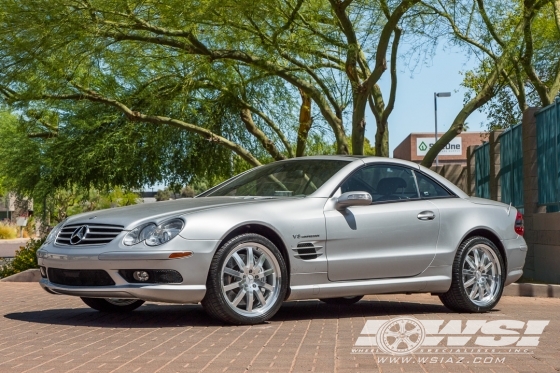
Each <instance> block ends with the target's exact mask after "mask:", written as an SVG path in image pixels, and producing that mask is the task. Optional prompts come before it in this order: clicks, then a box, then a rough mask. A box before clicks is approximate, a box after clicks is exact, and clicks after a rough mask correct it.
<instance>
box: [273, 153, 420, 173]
mask: <svg viewBox="0 0 560 373" xmlns="http://www.w3.org/2000/svg"><path fill="white" fill-rule="evenodd" d="M309 159H316V160H341V161H348V162H353V161H358V160H359V161H361V162H363V163H375V162H380V163H383V162H389V163H397V164H402V165H406V166H409V167H412V168H418V169H420V166H419V165H418V163H414V162H411V161H405V160H403V159H398V158H388V157H376V156H373V155H339V154H336V155H311V156H305V157H298V158H289V159H285V160H283V161H281V162H286V161H304V160H309Z"/></svg>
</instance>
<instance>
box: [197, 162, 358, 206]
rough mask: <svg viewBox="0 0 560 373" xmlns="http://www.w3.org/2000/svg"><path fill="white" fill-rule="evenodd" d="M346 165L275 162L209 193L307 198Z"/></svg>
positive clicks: (341, 163) (208, 195)
mask: <svg viewBox="0 0 560 373" xmlns="http://www.w3.org/2000/svg"><path fill="white" fill-rule="evenodd" d="M348 162H349V161H344V160H318V159H314V160H294V161H283V162H275V163H271V164H269V165H266V166H262V167H259V168H256V169H254V170H253V171H250V172H248V173H246V174H244V175H242V176H240V177H238V178H237V179H235V180H233V181H231V182H229V183H227V184H226V185H224V186H222V187H220V188H218V189H216V190H214V191H212V192H210V193H208V194H207V195H206V196H205V197H214V196H258V197H294V196H308V195H310V194H311V193H313V192H315V191H316V190H317V189H319V188H320V187H321V185H323V184H324V183H325V182H326V181H327V180H328V179H330V178H331V177H332V176H333V175H334V174H335V173H337V172H338V171H339V170H340V169H341V168H342V167H344V166H346V165H347V164H348Z"/></svg>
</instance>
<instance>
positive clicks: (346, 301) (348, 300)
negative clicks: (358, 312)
mask: <svg viewBox="0 0 560 373" xmlns="http://www.w3.org/2000/svg"><path fill="white" fill-rule="evenodd" d="M363 297H364V296H363V295H357V296H355V297H340V298H320V299H319V300H320V301H321V302H324V303H326V304H332V305H339V306H350V305H352V304H354V303H358V302H359V301H360V300H362V298H363Z"/></svg>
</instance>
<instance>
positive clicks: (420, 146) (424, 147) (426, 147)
mask: <svg viewBox="0 0 560 373" xmlns="http://www.w3.org/2000/svg"><path fill="white" fill-rule="evenodd" d="M418 149H420V151H426V149H428V145H426V144H425V143H424V141H422V142H421V143H420V145H418Z"/></svg>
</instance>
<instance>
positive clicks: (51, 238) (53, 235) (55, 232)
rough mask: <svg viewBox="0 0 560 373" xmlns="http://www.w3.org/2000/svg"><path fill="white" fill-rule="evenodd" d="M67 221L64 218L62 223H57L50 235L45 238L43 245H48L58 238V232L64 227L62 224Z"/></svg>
mask: <svg viewBox="0 0 560 373" xmlns="http://www.w3.org/2000/svg"><path fill="white" fill-rule="evenodd" d="M65 222H66V219H64V220H63V221H61V222H60V223H58V225H56V226H55V227H54V228H53V229H52V230H51V232H50V233H49V235H48V236H47V238H46V239H45V242H44V243H43V245H48V244H50V243H51V242H53V241H54V239H55V238H56V236H58V234H59V233H60V230H61V229H62V226H63V225H64V223H65Z"/></svg>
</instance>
